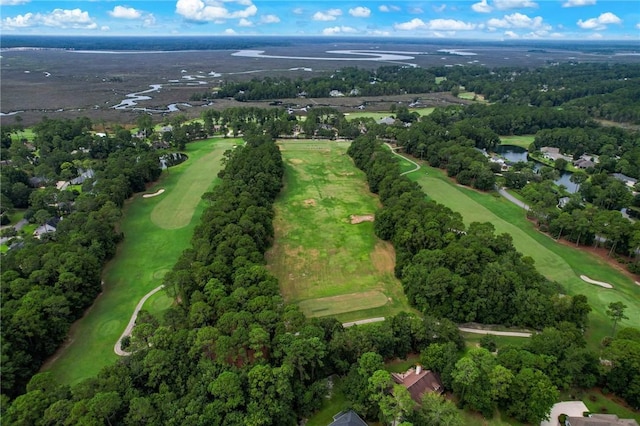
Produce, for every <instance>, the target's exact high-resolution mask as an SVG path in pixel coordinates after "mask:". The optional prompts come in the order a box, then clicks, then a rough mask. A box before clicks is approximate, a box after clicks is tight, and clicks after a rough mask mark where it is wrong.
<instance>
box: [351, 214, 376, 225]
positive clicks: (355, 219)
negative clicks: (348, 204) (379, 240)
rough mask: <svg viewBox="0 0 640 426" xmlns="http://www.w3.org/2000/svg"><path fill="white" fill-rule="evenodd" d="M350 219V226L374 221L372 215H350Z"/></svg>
mask: <svg viewBox="0 0 640 426" xmlns="http://www.w3.org/2000/svg"><path fill="white" fill-rule="evenodd" d="M350 219H351V224H352V225H356V224H358V223H362V222H373V221H374V220H375V216H374V215H372V214H362V215H356V214H352V215H351V216H350Z"/></svg>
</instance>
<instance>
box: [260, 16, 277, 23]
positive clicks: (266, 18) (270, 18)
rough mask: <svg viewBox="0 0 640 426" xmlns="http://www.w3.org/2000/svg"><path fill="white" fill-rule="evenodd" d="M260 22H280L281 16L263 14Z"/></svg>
mask: <svg viewBox="0 0 640 426" xmlns="http://www.w3.org/2000/svg"><path fill="white" fill-rule="evenodd" d="M260 22H262V23H263V24H277V23H278V22H280V18H278V17H277V16H276V15H262V16H261V17H260Z"/></svg>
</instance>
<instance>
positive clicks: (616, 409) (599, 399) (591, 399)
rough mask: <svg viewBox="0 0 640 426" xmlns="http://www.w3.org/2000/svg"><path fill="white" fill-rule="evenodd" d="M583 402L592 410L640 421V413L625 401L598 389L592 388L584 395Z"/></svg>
mask: <svg viewBox="0 0 640 426" xmlns="http://www.w3.org/2000/svg"><path fill="white" fill-rule="evenodd" d="M582 402H584V405H586V406H587V408H588V409H589V411H590V412H592V413H598V414H615V415H617V416H618V417H620V418H621V419H635V420H637V421H638V422H640V413H638V412H637V411H633V410H631V409H630V408H628V407H627V406H626V405H625V404H624V401H623V400H622V399H620V398H618V397H616V396H615V395H611V394H609V395H604V394H602V392H600V391H599V390H598V389H590V390H589V391H587V392H586V393H585V394H584V395H583V396H582Z"/></svg>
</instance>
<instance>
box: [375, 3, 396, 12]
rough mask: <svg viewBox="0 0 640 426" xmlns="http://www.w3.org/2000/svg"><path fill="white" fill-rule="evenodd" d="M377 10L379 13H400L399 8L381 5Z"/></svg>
mask: <svg viewBox="0 0 640 426" xmlns="http://www.w3.org/2000/svg"><path fill="white" fill-rule="evenodd" d="M378 10H379V11H380V12H398V11H400V8H399V7H398V6H393V5H386V4H381V5H380V6H378Z"/></svg>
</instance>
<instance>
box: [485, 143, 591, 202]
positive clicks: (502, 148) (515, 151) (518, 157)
mask: <svg viewBox="0 0 640 426" xmlns="http://www.w3.org/2000/svg"><path fill="white" fill-rule="evenodd" d="M495 152H496V154H499V155H500V156H501V157H503V158H505V159H506V160H507V161H509V162H511V163H518V162H525V163H526V162H527V161H529V158H528V151H527V150H526V149H524V148H521V147H519V146H515V145H498V146H497V147H496V149H495ZM534 163H535V165H534V166H533V169H534V170H535V171H540V170H541V169H542V168H543V167H544V166H545V164H543V163H540V162H538V161H534ZM572 174H573V173H570V172H566V171H563V172H560V177H559V178H558V179H556V180H555V181H554V182H555V183H556V185H564V186H565V188H567V191H568V192H570V193H571V194H573V193H575V192H577V191H578V189H579V185H576V184H575V183H573V182H571V175H572Z"/></svg>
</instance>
